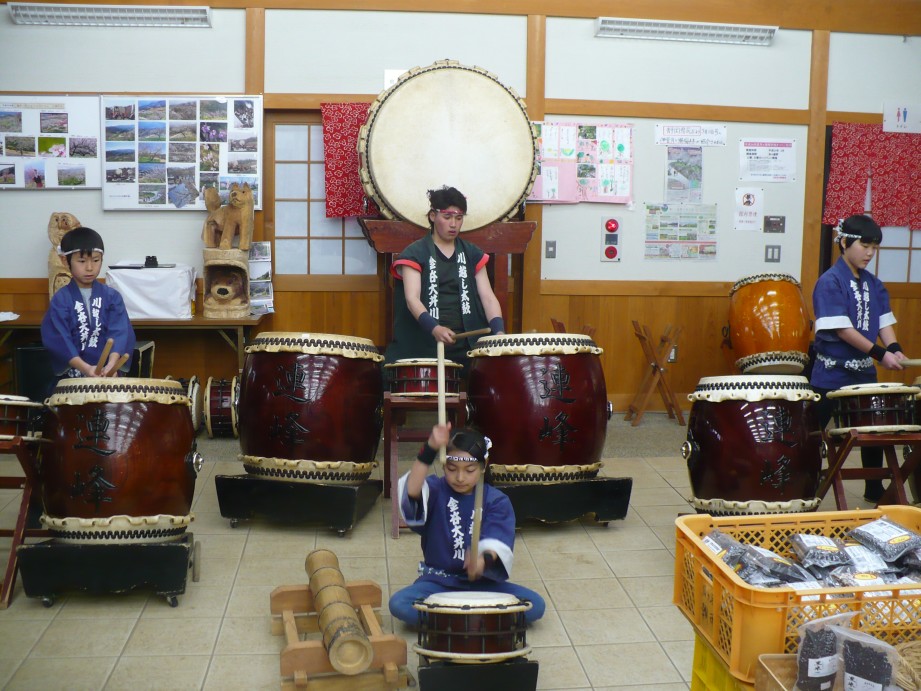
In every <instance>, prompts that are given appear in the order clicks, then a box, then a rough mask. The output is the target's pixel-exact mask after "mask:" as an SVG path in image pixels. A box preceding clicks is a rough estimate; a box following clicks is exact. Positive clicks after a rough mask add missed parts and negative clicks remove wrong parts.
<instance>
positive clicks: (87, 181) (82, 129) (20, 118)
mask: <svg viewBox="0 0 921 691" xmlns="http://www.w3.org/2000/svg"><path fill="white" fill-rule="evenodd" d="M101 186H102V175H101V171H100V140H99V98H97V97H96V96H53V95H44V96H18V95H17V96H0V190H6V189H28V190H43V189H99V188H100V187H101Z"/></svg>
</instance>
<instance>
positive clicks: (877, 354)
mask: <svg viewBox="0 0 921 691" xmlns="http://www.w3.org/2000/svg"><path fill="white" fill-rule="evenodd" d="M868 355H869V356H870V357H871V358H873V359H874V360H876V361H877V362H882V361H883V358H884V357H886V349H885V348H883V347H882V346H881V345H878V344H876V343H874V344H873V347H872V348H870V352H869V353H868Z"/></svg>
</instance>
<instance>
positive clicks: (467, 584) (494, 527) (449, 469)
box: [390, 424, 545, 625]
mask: <svg viewBox="0 0 921 691" xmlns="http://www.w3.org/2000/svg"><path fill="white" fill-rule="evenodd" d="M443 446H446V447H447V459H446V462H445V467H444V477H436V476H435V475H429V474H428V471H429V468H430V467H431V466H432V464H433V463H434V462H435V457H436V456H437V454H438V450H439V449H440V448H441V447H443ZM489 447H490V441H489V439H488V438H487V437H484V436H483V435H482V434H480V433H479V432H476V431H474V430H469V429H467V430H460V431H458V432H456V433H455V434H453V435H451V425H450V424H448V425H435V426H434V427H433V428H432V432H431V434H430V435H429V438H428V441H427V442H426V443H425V444H424V445H423V446H422V449H421V450H420V452H419V456H418V458H417V459H416V461H415V462H414V463H413V466H412V468H411V469H410V471H409V472H408V473H407V474H406V475H404V476H403V477H401V478H400V483H399V491H398V494H397V497H396V498H395V499H394V500H395V501H397V500H398V501H399V502H400V514H401V516H402V517H403V520H404V521H406V525H408V526H409V527H410V528H411V529H412V530H414V531H415V532H417V533H419V534H420V535H422V557H423V561H422V562H421V563H420V564H419V577H418V578H417V579H416V581H415V583H413V584H412V585H410V586H408V587H406V588H403V589H402V590H399V591H397V592H396V593H394V594H393V595H392V596H391V598H390V613H391V614H393V616H395V617H396V618H398V619H400V620H402V621H404V622H406V623H408V624H412V625H415V624H416V623H418V619H419V613H418V611H417V610H416V609H415V608H413V602H415V601H421V600H425V598H427V597H428V596H429V595H433V594H435V593H440V592H444V591H464V590H468V591H469V590H478V591H490V592H500V593H507V594H510V595H514V596H515V597H517V598H518V599H519V600H528V601H530V602H531V609H530V610H528V611H527V612H525V620H526V621H527V622H528V623H529V624H530V623H532V622H534V621H536V620H538V619H540V618H541V617H542V616H543V614H544V608H545V604H544V600H543V598H541V596H540V595H538V594H537V593H535V592H534V591H533V590H530V589H529V588H525V587H524V586H521V585H517V584H515V583H511V582H510V581H509V580H508V578H509V576H510V575H511V572H512V565H513V563H514V555H513V553H512V549H513V547H514V543H515V512H514V510H513V508H512V503H511V502H510V501H509V499H508V497H507V496H505V494H503V493H502V492H501V491H500V490H498V489H496V488H495V487H492V486H491V485H483V492H484V494H483V510H482V519H481V527H480V539H479V542H478V544H477V555H476V563H475V564H473V565H472V564H471V562H470V540H471V535H472V533H473V513H474V502H475V494H476V488H477V481H478V480H479V479H480V476H481V474H482V473H484V472H485V471H486V468H485V466H486V462H487V460H488V457H489Z"/></svg>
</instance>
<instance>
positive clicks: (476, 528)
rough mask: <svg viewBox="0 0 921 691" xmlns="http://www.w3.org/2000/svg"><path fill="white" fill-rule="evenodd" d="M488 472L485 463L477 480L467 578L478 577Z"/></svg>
mask: <svg viewBox="0 0 921 691" xmlns="http://www.w3.org/2000/svg"><path fill="white" fill-rule="evenodd" d="M485 474H486V468H485V464H484V467H483V468H481V469H480V477H478V478H477V481H476V494H475V495H474V497H473V532H472V533H471V535H470V550H469V551H470V560H469V561H468V562H467V579H468V580H471V581H472V580H474V579H475V578H476V567H477V561H478V560H479V558H480V526H481V525H482V524H483V491H484V487H483V476H484V475H485Z"/></svg>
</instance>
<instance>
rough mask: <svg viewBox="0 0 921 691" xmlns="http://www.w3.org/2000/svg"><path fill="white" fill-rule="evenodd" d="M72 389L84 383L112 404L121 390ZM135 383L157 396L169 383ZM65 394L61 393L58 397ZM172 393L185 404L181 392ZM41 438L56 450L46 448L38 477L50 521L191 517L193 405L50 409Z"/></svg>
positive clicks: (89, 382) (94, 382)
mask: <svg viewBox="0 0 921 691" xmlns="http://www.w3.org/2000/svg"><path fill="white" fill-rule="evenodd" d="M67 381H86V382H87V386H96V387H100V388H101V389H102V390H107V389H108V390H111V391H113V393H112V394H111V395H112V396H113V397H114V396H116V395H117V392H116V391H115V390H116V389H117V388H118V387H119V386H120V385H119V384H118V380H117V379H116V380H111V381H113V382H114V383H112V384H109V383H105V382H106V381H107V380H105V379H94V378H88V379H86V380H67ZM134 381H145V382H150V384H149V387H151V388H157V386H158V382H159V383H162V382H164V381H165V380H157V379H150V380H134ZM167 383H169V384H175V382H167ZM177 386H178V385H177ZM60 390H61V388H60V385H59V386H58V388H57V389H55V393H57V392H58V391H60ZM97 390H98V389H97ZM170 392H171V393H172V392H175V393H179V394H180V397H181V398H184V399H186V400H187V397H185V396H184V395H183V394H182V392H181V390H179V389H178V388H177V389H173V390H171V391H170ZM53 398H54V394H53V395H52V399H49V400H53ZM44 438H45V439H46V440H50V441H51V444H46V445H44V446H43V454H44V455H43V458H42V459H41V463H40V465H39V477H40V478H41V482H42V501H43V502H44V505H45V512H46V513H47V514H48V515H49V516H51V517H53V518H68V517H75V518H108V517H110V516H118V515H123V514H124V515H128V516H155V515H157V514H169V515H174V516H186V515H188V514H189V513H190V510H191V507H192V496H193V493H194V490H195V470H194V468H193V466H192V463H191V460H190V458H189V457H190V455H191V452H192V449H193V444H194V438H195V433H194V430H193V429H192V419H191V416H190V415H189V408H188V405H186V404H180V403H165V402H156V401H151V400H141V401H130V402H127V403H115V402H89V403H82V404H79V405H73V404H56V405H50V406H49V408H48V415H47V418H46V424H45V431H44Z"/></svg>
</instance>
